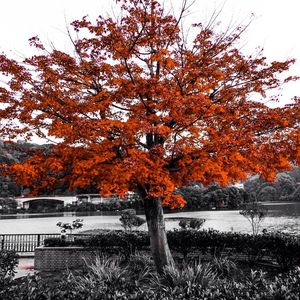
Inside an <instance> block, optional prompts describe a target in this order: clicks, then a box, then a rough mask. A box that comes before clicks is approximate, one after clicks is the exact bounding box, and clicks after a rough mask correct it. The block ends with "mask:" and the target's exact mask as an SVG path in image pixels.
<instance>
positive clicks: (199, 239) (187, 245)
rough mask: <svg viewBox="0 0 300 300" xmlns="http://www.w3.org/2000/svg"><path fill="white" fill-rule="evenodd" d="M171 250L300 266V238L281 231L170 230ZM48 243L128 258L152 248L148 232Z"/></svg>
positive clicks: (111, 233)
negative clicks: (243, 232) (266, 260)
mask: <svg viewBox="0 0 300 300" xmlns="http://www.w3.org/2000/svg"><path fill="white" fill-rule="evenodd" d="M167 239H168V243H169V246H170V249H171V251H175V252H178V253H179V254H181V255H183V257H184V259H186V258H188V257H189V256H192V257H193V256H195V255H199V252H200V254H206V253H210V254H212V255H213V256H216V257H222V253H223V254H224V251H225V252H226V253H228V255H230V254H235V256H236V254H241V255H243V256H246V258H247V260H248V262H250V263H251V264H255V263H256V262H257V261H259V260H261V259H263V258H264V257H265V256H267V257H269V258H271V259H274V260H276V262H277V264H278V266H279V267H280V268H281V269H282V270H284V271H286V270H289V269H291V268H292V267H293V266H295V265H300V240H299V239H297V238H295V237H291V236H288V235H285V234H282V233H266V234H258V235H254V236H253V235H250V234H241V233H234V232H218V231H216V230H198V231H197V230H173V231H169V232H167ZM44 244H45V246H48V247H55V246H70V245H73V246H84V247H89V248H100V249H101V251H102V252H105V253H108V254H109V253H110V254H113V253H115V254H116V253H122V254H124V255H125V256H126V257H127V258H128V259H129V257H130V254H132V253H135V251H144V250H147V251H149V246H150V240H149V236H148V233H147V232H144V231H140V232H124V231H108V232H103V233H101V234H97V235H93V236H91V237H87V236H85V237H76V238H75V241H74V242H70V241H64V240H61V239H59V238H49V239H46V240H45V242H44Z"/></svg>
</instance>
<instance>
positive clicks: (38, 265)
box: [34, 247, 100, 271]
mask: <svg viewBox="0 0 300 300" xmlns="http://www.w3.org/2000/svg"><path fill="white" fill-rule="evenodd" d="M99 253H100V251H99V250H98V251H97V250H92V249H87V248H83V247H38V248H36V249H35V252H34V269H35V270H38V271H57V270H67V269H76V268H82V267H84V266H85V265H86V263H85V262H86V261H91V260H93V258H94V257H95V256H96V255H97V254H99Z"/></svg>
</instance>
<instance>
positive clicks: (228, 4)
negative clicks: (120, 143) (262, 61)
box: [0, 0, 300, 104]
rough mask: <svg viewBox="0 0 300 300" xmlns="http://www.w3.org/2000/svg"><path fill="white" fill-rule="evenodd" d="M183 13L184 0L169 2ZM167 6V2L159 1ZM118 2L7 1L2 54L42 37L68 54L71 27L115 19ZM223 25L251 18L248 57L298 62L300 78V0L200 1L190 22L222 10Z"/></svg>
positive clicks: (287, 90) (293, 90)
mask: <svg viewBox="0 0 300 300" xmlns="http://www.w3.org/2000/svg"><path fill="white" fill-rule="evenodd" d="M170 1H171V2H172V4H173V5H174V7H175V11H176V7H177V8H178V7H179V5H180V3H181V2H182V0H170ZM160 2H162V1H160ZM114 5H115V0H85V1H80V0H48V1H41V0H6V1H1V9H0V52H5V53H6V54H9V55H16V54H20V55H25V56H26V55H28V54H29V53H30V48H29V46H28V39H29V38H30V37H32V36H35V35H38V36H40V37H41V39H42V40H43V41H46V42H47V41H49V42H53V43H54V45H55V46H56V48H59V49H61V50H67V49H68V38H67V35H66V25H67V24H69V23H70V22H71V21H73V20H76V19H81V18H82V17H83V16H84V15H89V16H90V18H91V19H94V18H96V17H97V16H98V15H99V14H102V15H104V16H105V15H106V14H107V13H110V14H112V11H113V10H112V7H114ZM223 5H224V7H223V9H222V13H221V15H220V17H219V20H220V21H222V23H223V24H225V25H228V24H229V23H230V22H232V21H234V22H237V23H239V22H243V21H245V22H247V20H249V18H250V16H251V14H252V13H253V14H254V15H255V20H254V21H253V23H252V25H251V26H250V28H249V29H248V31H247V33H246V34H245V39H246V45H245V47H244V49H245V51H247V53H252V52H254V51H255V48H256V47H257V46H262V47H263V48H264V53H265V55H266V56H267V57H268V58H269V59H270V60H285V59H288V58H296V59H297V63H296V64H295V65H294V66H293V67H292V68H291V70H290V75H299V76H300V38H299V30H300V17H299V13H300V0H284V1H282V0H227V1H224V0H196V3H195V4H194V6H193V8H192V11H191V14H190V16H189V17H188V19H187V22H190V21H191V20H192V21H191V22H202V21H204V22H205V21H206V20H208V18H209V16H210V15H211V13H212V12H213V11H214V10H215V9H217V10H219V9H220V8H222V6H223ZM281 93H282V97H281V103H282V104H283V103H287V102H289V99H290V98H291V97H293V96H295V95H299V96H300V81H298V82H295V83H290V84H289V85H286V86H285V87H284V89H283V91H282V92H281Z"/></svg>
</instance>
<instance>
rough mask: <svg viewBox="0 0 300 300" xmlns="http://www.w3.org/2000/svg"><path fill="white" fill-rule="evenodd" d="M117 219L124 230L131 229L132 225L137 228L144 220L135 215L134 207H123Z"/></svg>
mask: <svg viewBox="0 0 300 300" xmlns="http://www.w3.org/2000/svg"><path fill="white" fill-rule="evenodd" d="M119 220H120V222H121V225H122V227H123V228H124V229H125V231H132V229H133V228H134V227H135V228H138V227H140V226H141V225H143V224H144V223H145V222H146V221H145V220H144V219H143V218H140V217H138V216H136V211H135V210H134V209H124V210H123V211H122V212H121V217H120V219H119Z"/></svg>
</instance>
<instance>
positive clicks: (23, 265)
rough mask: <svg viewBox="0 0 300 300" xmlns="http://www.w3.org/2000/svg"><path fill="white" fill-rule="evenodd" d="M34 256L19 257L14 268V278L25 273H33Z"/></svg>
mask: <svg viewBox="0 0 300 300" xmlns="http://www.w3.org/2000/svg"><path fill="white" fill-rule="evenodd" d="M33 267H34V256H33V255H31V256H29V255H28V256H27V255H26V256H23V255H21V257H20V258H19V265H18V267H17V269H16V271H17V273H16V275H15V278H19V277H22V276H26V275H27V274H33V273H34V269H33Z"/></svg>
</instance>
